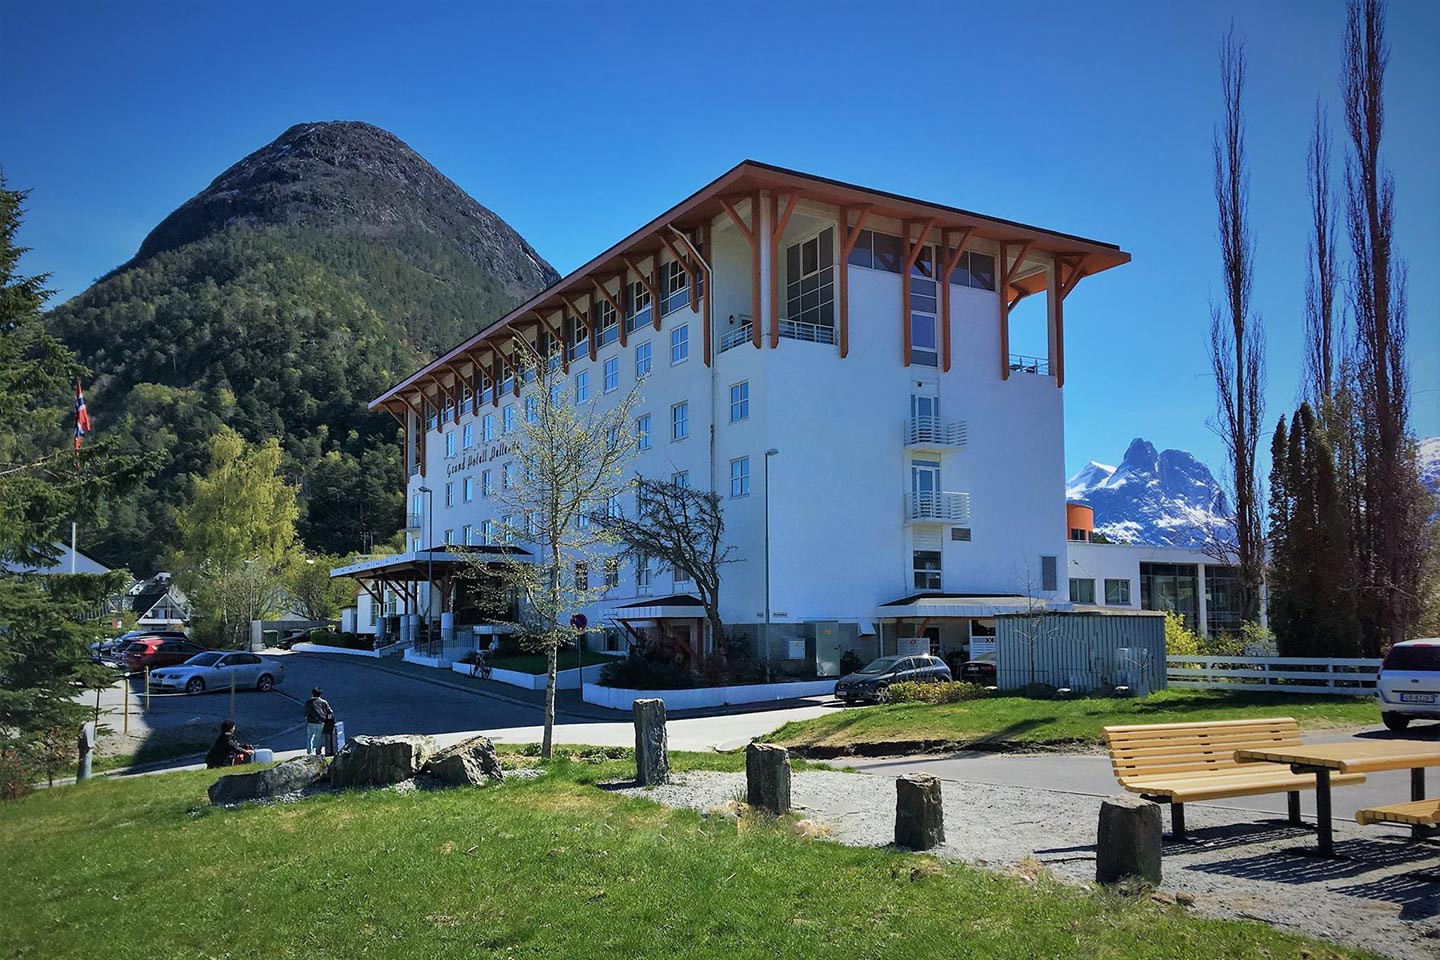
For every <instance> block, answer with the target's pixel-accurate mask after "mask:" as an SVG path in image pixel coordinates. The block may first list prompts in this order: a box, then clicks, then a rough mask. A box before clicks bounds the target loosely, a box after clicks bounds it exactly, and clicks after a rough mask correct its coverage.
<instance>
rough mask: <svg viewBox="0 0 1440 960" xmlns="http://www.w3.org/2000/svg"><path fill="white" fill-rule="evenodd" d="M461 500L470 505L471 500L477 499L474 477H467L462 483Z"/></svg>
mask: <svg viewBox="0 0 1440 960" xmlns="http://www.w3.org/2000/svg"><path fill="white" fill-rule="evenodd" d="M460 499H461V501H463V502H465V503H469V502H470V501H471V500H474V499H475V478H474V477H466V478H465V479H464V480H461V481H460Z"/></svg>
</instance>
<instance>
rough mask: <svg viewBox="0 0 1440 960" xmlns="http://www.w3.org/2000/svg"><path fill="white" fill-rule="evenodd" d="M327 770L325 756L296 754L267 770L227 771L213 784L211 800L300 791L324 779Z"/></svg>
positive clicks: (224, 801) (245, 799)
mask: <svg viewBox="0 0 1440 960" xmlns="http://www.w3.org/2000/svg"><path fill="white" fill-rule="evenodd" d="M326 772H327V764H326V761H325V758H324V757H296V758H295V759H294V760H286V761H285V762H284V763H281V764H278V765H276V766H273V767H271V768H270V769H268V770H256V771H255V772H254V773H232V774H228V775H226V776H223V777H221V778H220V779H219V780H216V781H215V782H214V783H212V784H210V791H209V792H210V802H211V803H213V804H216V805H217V806H220V805H224V804H231V803H246V802H249V801H252V800H269V799H271V798H273V797H283V796H285V795H287V794H292V793H301V792H303V791H305V790H307V789H309V788H310V787H312V786H314V785H315V784H317V783H320V782H321V781H323V780H324V779H325V776H326Z"/></svg>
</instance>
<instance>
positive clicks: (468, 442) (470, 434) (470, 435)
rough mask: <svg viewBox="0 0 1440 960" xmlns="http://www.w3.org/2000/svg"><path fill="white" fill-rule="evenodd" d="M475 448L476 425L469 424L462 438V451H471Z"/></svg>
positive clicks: (466, 425)
mask: <svg viewBox="0 0 1440 960" xmlns="http://www.w3.org/2000/svg"><path fill="white" fill-rule="evenodd" d="M473 446H475V424H473V423H467V424H465V430H464V432H463V433H462V434H461V437H460V448H461V449H462V450H469V449H470V448H471V447H473Z"/></svg>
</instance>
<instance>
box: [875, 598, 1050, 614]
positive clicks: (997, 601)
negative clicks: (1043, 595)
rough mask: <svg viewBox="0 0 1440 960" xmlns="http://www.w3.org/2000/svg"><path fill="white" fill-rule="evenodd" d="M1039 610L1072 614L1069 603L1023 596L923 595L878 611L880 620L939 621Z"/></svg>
mask: <svg viewBox="0 0 1440 960" xmlns="http://www.w3.org/2000/svg"><path fill="white" fill-rule="evenodd" d="M1036 607H1042V608H1044V609H1046V610H1068V609H1069V608H1070V605H1069V604H1068V603H1052V602H1050V601H1048V600H1043V599H1039V598H1035V597H1027V596H1024V595H1022V594H953V593H922V594H916V595H914V596H910V597H904V598H902V599H900V600H892V601H890V602H889V603H884V604H881V605H880V606H878V607H876V608H875V616H876V618H877V619H880V620H899V619H903V620H915V619H923V620H935V619H940V618H944V617H965V618H972V619H973V618H975V617H996V616H1000V615H1002V614H1006V613H1028V612H1030V611H1031V610H1034V609H1035V608H1036Z"/></svg>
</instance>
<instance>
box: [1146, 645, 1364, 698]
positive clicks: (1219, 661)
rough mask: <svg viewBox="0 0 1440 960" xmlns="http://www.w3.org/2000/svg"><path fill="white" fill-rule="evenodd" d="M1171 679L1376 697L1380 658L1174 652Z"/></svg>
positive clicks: (1174, 683) (1205, 685)
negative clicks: (1203, 654)
mask: <svg viewBox="0 0 1440 960" xmlns="http://www.w3.org/2000/svg"><path fill="white" fill-rule="evenodd" d="M1165 660H1166V671H1165V672H1166V676H1167V684H1168V686H1170V687H1171V688H1172V689H1173V688H1189V689H1194V690H1245V691H1247V692H1248V691H1252V690H1253V691H1255V692H1256V693H1323V694H1337V695H1345V694H1349V695H1353V696H1357V697H1372V696H1374V695H1375V674H1376V673H1377V672H1378V671H1379V669H1380V661H1379V660H1366V659H1362V658H1359V657H1331V658H1323V657H1322V658H1316V659H1312V658H1309V657H1189V656H1180V655H1174V654H1172V655H1170V656H1168V657H1166V658H1165Z"/></svg>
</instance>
